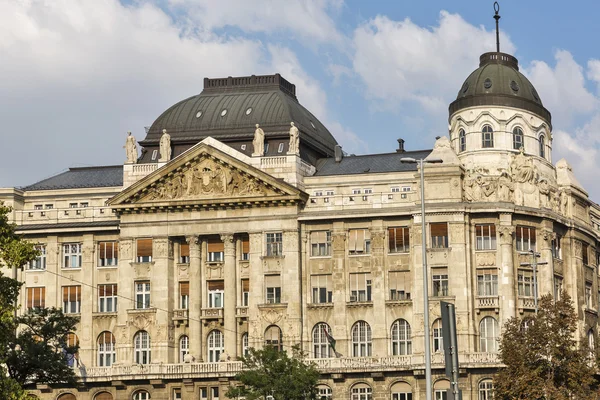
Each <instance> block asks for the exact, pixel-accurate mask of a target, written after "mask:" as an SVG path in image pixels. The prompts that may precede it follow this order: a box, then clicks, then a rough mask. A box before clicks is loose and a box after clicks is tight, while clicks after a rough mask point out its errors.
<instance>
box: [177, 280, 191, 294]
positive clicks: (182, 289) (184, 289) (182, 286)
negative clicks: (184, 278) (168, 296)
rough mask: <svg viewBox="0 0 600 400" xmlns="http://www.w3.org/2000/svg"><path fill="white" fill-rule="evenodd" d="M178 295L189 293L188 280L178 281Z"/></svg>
mask: <svg viewBox="0 0 600 400" xmlns="http://www.w3.org/2000/svg"><path fill="white" fill-rule="evenodd" d="M179 295H181V296H189V295H190V283H189V282H179Z"/></svg>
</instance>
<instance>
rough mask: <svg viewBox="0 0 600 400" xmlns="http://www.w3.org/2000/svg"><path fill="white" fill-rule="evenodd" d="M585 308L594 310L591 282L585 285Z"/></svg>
mask: <svg viewBox="0 0 600 400" xmlns="http://www.w3.org/2000/svg"><path fill="white" fill-rule="evenodd" d="M585 307H586V308H587V309H588V310H591V309H592V308H593V306H592V284H591V283H590V282H586V283H585Z"/></svg>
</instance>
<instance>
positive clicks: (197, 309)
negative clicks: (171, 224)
mask: <svg viewBox="0 0 600 400" xmlns="http://www.w3.org/2000/svg"><path fill="white" fill-rule="evenodd" d="M185 240H186V241H187V243H188V244H189V246H190V267H189V279H190V303H189V310H188V312H189V314H188V323H189V327H190V354H191V355H192V357H194V358H195V361H197V362H201V361H202V326H201V324H202V322H200V313H201V311H202V285H201V276H200V270H201V267H200V265H201V263H200V239H199V238H198V236H197V235H195V236H188V237H187V238H186V239H185Z"/></svg>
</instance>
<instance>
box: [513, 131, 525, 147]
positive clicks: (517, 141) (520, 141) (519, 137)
mask: <svg viewBox="0 0 600 400" xmlns="http://www.w3.org/2000/svg"><path fill="white" fill-rule="evenodd" d="M524 138H525V135H524V134H523V129H522V128H521V127H520V126H515V127H514V128H513V130H512V139H513V140H512V142H513V150H520V149H521V148H523V150H525V140H524Z"/></svg>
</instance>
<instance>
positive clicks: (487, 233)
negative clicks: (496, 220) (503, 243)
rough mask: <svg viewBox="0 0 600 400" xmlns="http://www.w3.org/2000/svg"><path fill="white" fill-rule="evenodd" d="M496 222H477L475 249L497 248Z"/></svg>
mask: <svg viewBox="0 0 600 400" xmlns="http://www.w3.org/2000/svg"><path fill="white" fill-rule="evenodd" d="M496 246H497V236H496V225H495V224H475V250H488V251H489V250H496Z"/></svg>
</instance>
